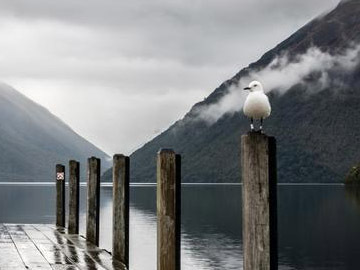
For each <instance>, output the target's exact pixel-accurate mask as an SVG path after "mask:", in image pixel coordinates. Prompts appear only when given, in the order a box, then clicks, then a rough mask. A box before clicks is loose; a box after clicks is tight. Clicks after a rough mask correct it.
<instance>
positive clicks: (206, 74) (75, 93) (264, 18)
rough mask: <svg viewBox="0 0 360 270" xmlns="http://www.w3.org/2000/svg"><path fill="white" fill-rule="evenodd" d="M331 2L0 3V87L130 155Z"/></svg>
mask: <svg viewBox="0 0 360 270" xmlns="http://www.w3.org/2000/svg"><path fill="white" fill-rule="evenodd" d="M337 3H338V0H316V1H314V0H302V1H298V0H131V1H123V0H120V1H119V0H61V1H49V0H31V1H29V0H1V1H0V37H1V38H0V81H3V82H5V83H8V84H10V85H12V86H14V87H15V88H16V89H18V90H19V91H21V92H22V93H24V94H25V95H26V96H28V97H30V98H31V99H33V100H35V101H36V102H38V103H40V104H41V105H43V106H45V107H46V108H48V109H49V110H50V111H51V112H52V113H54V114H55V115H57V116H59V117H60V118H61V119H63V120H64V121H65V122H66V123H67V124H69V125H70V126H71V127H72V128H73V129H74V130H75V131H76V132H78V133H79V134H80V135H82V136H84V137H85V138H86V139H88V140H89V141H91V142H92V143H94V144H95V145H97V146H98V147H100V148H101V149H103V150H104V151H106V152H107V153H109V154H113V153H116V152H117V153H125V154H130V153H131V152H132V151H134V150H135V149H137V148H138V147H139V146H141V145H142V144H144V143H145V142H146V141H148V140H149V139H151V138H153V137H154V136H156V135H157V134H159V132H161V131H163V130H165V129H166V128H167V127H168V126H169V125H170V124H172V123H173V122H175V121H176V120H178V119H179V118H181V117H182V116H183V115H184V114H185V113H186V112H187V111H188V110H189V109H190V108H191V106H192V105H193V104H194V103H195V102H198V101H200V100H202V99H204V97H206V96H207V95H209V94H210V93H211V92H212V91H213V90H214V89H215V88H216V87H217V86H218V85H219V84H221V82H223V81H224V80H226V79H229V78H230V77H232V76H233V75H234V74H235V73H237V72H238V71H239V70H240V69H241V68H243V67H245V66H247V65H248V64H249V63H250V62H253V61H256V60H257V59H258V58H259V57H260V56H261V55H262V54H263V53H265V52H266V51H267V50H269V49H271V48H272V47H274V46H275V45H276V44H277V43H279V42H280V41H282V40H283V39H285V38H286V37H288V36H289V35H290V34H291V33H293V32H294V31H296V30H297V29H298V28H299V27H301V26H303V25H304V24H305V23H306V22H308V21H309V20H311V19H312V18H314V17H316V16H317V15H319V14H322V13H324V12H325V11H329V10H330V9H332V8H333V7H335V6H336V4H337Z"/></svg>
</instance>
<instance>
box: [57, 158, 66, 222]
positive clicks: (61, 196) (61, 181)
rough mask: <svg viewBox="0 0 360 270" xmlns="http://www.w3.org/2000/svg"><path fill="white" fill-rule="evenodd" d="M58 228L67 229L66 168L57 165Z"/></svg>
mask: <svg viewBox="0 0 360 270" xmlns="http://www.w3.org/2000/svg"><path fill="white" fill-rule="evenodd" d="M56 226H60V227H65V166H64V165H61V164H57V165H56Z"/></svg>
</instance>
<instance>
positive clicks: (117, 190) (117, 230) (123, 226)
mask: <svg viewBox="0 0 360 270" xmlns="http://www.w3.org/2000/svg"><path fill="white" fill-rule="evenodd" d="M129 170H130V159H129V157H126V156H124V155H114V158H113V239H112V247H113V249H112V255H113V258H114V259H117V260H119V261H121V262H123V263H124V264H125V265H126V266H127V267H129V187H130V182H129V177H130V171H129Z"/></svg>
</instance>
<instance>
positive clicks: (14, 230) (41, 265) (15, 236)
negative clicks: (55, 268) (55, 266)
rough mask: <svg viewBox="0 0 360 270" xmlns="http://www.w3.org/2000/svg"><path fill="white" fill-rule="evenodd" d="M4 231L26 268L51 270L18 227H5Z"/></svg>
mask: <svg viewBox="0 0 360 270" xmlns="http://www.w3.org/2000/svg"><path fill="white" fill-rule="evenodd" d="M6 229H7V231H8V232H9V235H10V237H11V239H12V241H13V242H14V244H15V246H16V249H17V251H18V253H19V255H20V257H21V259H22V261H23V262H24V264H25V266H26V268H30V269H44V270H47V269H49V270H51V269H52V268H51V266H50V264H49V263H48V262H47V261H46V259H45V258H44V257H43V255H42V254H41V252H40V251H39V249H38V248H37V247H36V246H35V244H34V243H33V242H32V241H31V240H30V238H29V237H28V236H27V234H26V233H25V232H24V231H23V230H22V228H21V226H19V225H6Z"/></svg>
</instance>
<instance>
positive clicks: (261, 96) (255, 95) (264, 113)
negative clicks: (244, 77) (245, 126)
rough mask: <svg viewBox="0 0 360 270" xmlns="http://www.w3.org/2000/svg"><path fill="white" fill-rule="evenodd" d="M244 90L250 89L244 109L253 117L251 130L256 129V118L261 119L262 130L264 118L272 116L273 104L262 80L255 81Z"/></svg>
mask: <svg viewBox="0 0 360 270" xmlns="http://www.w3.org/2000/svg"><path fill="white" fill-rule="evenodd" d="M244 90H249V91H250V92H249V95H248V96H247V97H246V100H245V103H244V107H243V111H244V114H245V115H246V116H247V117H249V118H250V119H251V124H250V127H251V131H254V120H260V131H261V130H262V125H263V120H264V119H265V118H267V117H269V116H270V113H271V106H270V102H269V99H268V97H267V95H265V93H264V89H263V87H262V85H261V83H260V82H258V81H253V82H251V83H250V84H249V86H248V87H245V88H244Z"/></svg>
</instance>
